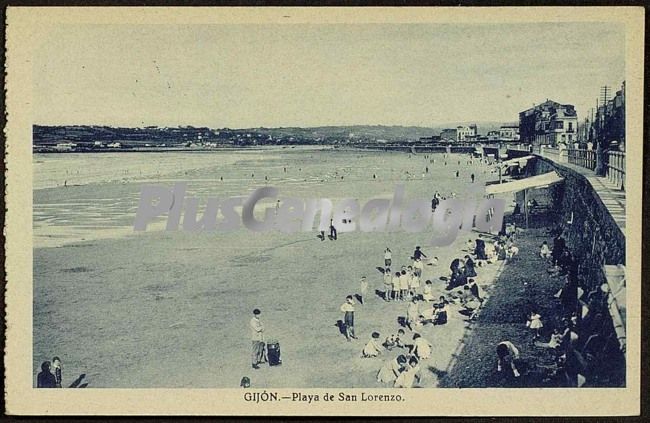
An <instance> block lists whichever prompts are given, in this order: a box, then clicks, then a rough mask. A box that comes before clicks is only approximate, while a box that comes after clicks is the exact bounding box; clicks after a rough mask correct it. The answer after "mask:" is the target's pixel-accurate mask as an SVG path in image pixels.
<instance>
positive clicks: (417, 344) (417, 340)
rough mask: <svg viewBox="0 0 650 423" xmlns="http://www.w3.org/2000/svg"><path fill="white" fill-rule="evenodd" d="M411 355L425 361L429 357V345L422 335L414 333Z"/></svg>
mask: <svg viewBox="0 0 650 423" xmlns="http://www.w3.org/2000/svg"><path fill="white" fill-rule="evenodd" d="M413 342H414V344H413V354H415V355H416V356H417V357H418V358H419V359H420V360H426V359H427V358H429V357H431V343H430V342H429V341H427V340H426V339H424V338H423V337H422V335H420V334H419V333H416V334H414V335H413Z"/></svg>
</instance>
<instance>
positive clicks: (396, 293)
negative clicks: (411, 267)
mask: <svg viewBox="0 0 650 423" xmlns="http://www.w3.org/2000/svg"><path fill="white" fill-rule="evenodd" d="M400 275H401V273H400V272H395V276H393V279H392V283H393V295H392V297H391V298H392V299H394V300H395V301H397V300H399V299H400V289H401V286H402V284H401V279H400Z"/></svg>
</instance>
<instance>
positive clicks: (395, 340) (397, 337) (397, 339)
mask: <svg viewBox="0 0 650 423" xmlns="http://www.w3.org/2000/svg"><path fill="white" fill-rule="evenodd" d="M404 333H405V332H404V329H399V330H398V331H397V334H392V335H390V336H389V337H388V338H386V340H385V341H384V348H386V349H387V350H388V351H391V350H392V349H393V348H404V344H403V343H402V339H401V338H402V337H403V336H404Z"/></svg>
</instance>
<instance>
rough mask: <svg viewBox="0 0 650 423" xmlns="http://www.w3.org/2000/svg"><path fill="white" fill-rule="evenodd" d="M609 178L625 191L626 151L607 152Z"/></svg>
mask: <svg viewBox="0 0 650 423" xmlns="http://www.w3.org/2000/svg"><path fill="white" fill-rule="evenodd" d="M607 179H608V180H609V181H610V182H611V183H613V184H614V185H615V186H616V187H617V188H619V189H621V190H623V191H625V152H623V151H608V152H607Z"/></svg>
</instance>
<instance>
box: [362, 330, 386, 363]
mask: <svg viewBox="0 0 650 423" xmlns="http://www.w3.org/2000/svg"><path fill="white" fill-rule="evenodd" d="M382 349H383V348H382V346H381V345H379V332H373V333H372V335H371V337H370V340H369V341H368V343H367V344H366V346H365V347H363V351H361V357H362V358H371V357H377V356H378V355H379V354H381V350H382Z"/></svg>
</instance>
